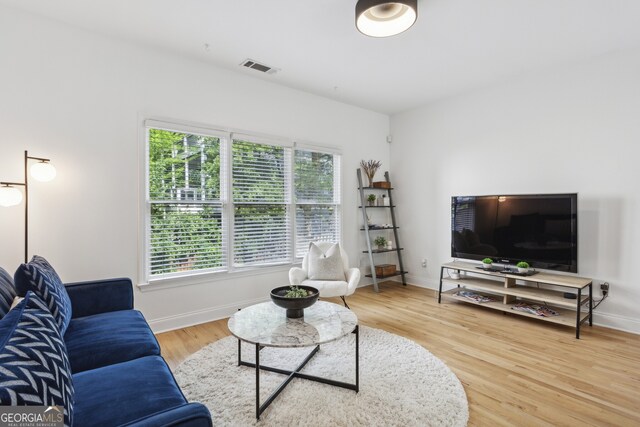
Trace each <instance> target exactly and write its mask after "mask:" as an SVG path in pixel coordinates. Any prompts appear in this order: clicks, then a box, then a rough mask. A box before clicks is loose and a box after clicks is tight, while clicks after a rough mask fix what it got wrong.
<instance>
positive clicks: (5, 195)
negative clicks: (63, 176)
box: [0, 150, 56, 263]
mask: <svg viewBox="0 0 640 427" xmlns="http://www.w3.org/2000/svg"><path fill="white" fill-rule="evenodd" d="M29 160H37V161H38V163H35V164H33V165H32V166H31V176H32V177H33V179H35V180H36V181H40V182H48V181H51V180H53V179H54V178H55V177H56V169H55V168H54V167H53V165H52V164H51V163H50V160H49V159H43V158H41V157H31V156H29V152H28V151H27V150H25V152H24V182H0V206H4V207H9V206H16V205H19V204H20V203H21V202H22V193H21V192H20V190H18V189H17V188H16V186H18V187H24V199H25V201H24V262H25V263H27V262H28V261H29V179H28V174H27V164H28V163H29Z"/></svg>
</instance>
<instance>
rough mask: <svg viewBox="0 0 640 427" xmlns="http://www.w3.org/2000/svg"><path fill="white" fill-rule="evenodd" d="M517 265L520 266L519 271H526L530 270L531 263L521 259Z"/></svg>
mask: <svg viewBox="0 0 640 427" xmlns="http://www.w3.org/2000/svg"><path fill="white" fill-rule="evenodd" d="M516 267H517V268H518V273H526V272H528V271H529V263H528V262H526V261H520V262H519V263H517V264H516Z"/></svg>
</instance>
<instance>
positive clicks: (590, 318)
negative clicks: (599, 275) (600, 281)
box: [589, 282, 593, 326]
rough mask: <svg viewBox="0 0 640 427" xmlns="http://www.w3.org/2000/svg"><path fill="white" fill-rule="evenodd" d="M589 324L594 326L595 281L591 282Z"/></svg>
mask: <svg viewBox="0 0 640 427" xmlns="http://www.w3.org/2000/svg"><path fill="white" fill-rule="evenodd" d="M589 326H593V282H591V283H589Z"/></svg>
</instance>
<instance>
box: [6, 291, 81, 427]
mask: <svg viewBox="0 0 640 427" xmlns="http://www.w3.org/2000/svg"><path fill="white" fill-rule="evenodd" d="M73 402H74V387H73V382H72V377H71V365H70V364H69V359H68V358H67V350H66V348H65V345H64V340H63V339H62V336H61V335H60V331H59V330H58V325H57V324H56V321H55V319H54V318H53V316H52V315H51V313H50V312H49V309H48V308H47V306H46V304H45V303H44V302H43V301H42V300H41V299H40V298H38V296H37V295H36V294H34V293H33V292H28V293H27V294H26V296H25V299H24V300H23V301H22V302H20V304H18V305H17V306H16V307H15V308H14V309H13V310H11V311H10V312H9V313H8V314H7V315H6V316H5V317H4V318H3V319H2V320H1V321H0V405H3V406H4V405H12V406H16V405H19V406H22V405H43V406H54V405H61V406H64V424H65V426H70V425H72V424H73V413H74V411H73V409H74V404H73Z"/></svg>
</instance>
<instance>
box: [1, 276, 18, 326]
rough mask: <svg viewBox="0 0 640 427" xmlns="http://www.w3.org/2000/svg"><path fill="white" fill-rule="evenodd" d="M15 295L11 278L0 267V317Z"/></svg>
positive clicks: (6, 310) (7, 309) (4, 314)
mask: <svg viewBox="0 0 640 427" xmlns="http://www.w3.org/2000/svg"><path fill="white" fill-rule="evenodd" d="M15 296H16V288H15V287H14V286H13V278H12V277H11V276H10V275H9V273H7V272H6V271H5V270H4V269H3V268H2V267H0V319H2V318H3V317H4V316H6V314H7V313H8V312H9V310H10V309H11V303H12V302H13V299H14V298H15Z"/></svg>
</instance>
